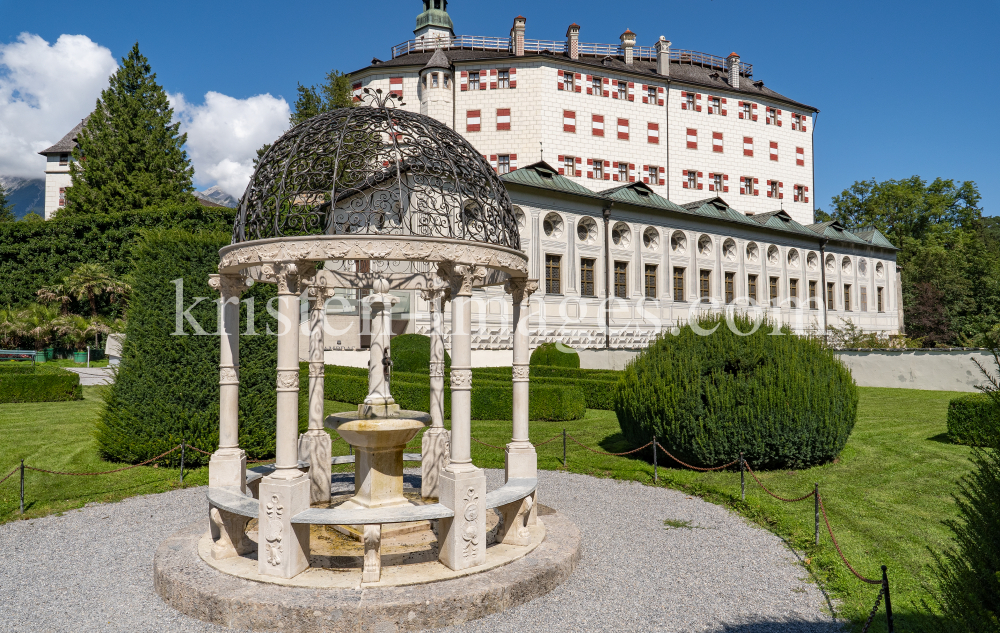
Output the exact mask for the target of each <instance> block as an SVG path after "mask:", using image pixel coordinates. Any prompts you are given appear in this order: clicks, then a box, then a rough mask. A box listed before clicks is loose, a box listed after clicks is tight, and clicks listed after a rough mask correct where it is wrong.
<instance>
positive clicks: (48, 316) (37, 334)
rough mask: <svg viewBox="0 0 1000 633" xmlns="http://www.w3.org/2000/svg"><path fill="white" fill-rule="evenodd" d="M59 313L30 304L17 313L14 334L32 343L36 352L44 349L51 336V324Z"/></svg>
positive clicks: (40, 305)
mask: <svg viewBox="0 0 1000 633" xmlns="http://www.w3.org/2000/svg"><path fill="white" fill-rule="evenodd" d="M58 317H59V312H58V311H56V310H55V309H53V308H50V307H48V306H45V305H42V304H40V303H32V304H31V305H29V306H28V307H27V308H24V309H23V310H21V311H19V312H18V313H17V315H16V317H15V321H14V332H15V333H16V334H17V336H19V337H21V338H22V339H30V340H32V341H34V347H35V349H36V350H40V349H42V348H43V347H45V346H46V345H47V344H48V343H49V342H50V341H51V340H52V335H53V328H52V322H53V321H55V319H57V318H58Z"/></svg>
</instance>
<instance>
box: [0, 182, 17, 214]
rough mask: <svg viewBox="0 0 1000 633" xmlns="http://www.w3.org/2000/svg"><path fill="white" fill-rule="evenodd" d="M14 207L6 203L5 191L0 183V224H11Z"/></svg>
mask: <svg viewBox="0 0 1000 633" xmlns="http://www.w3.org/2000/svg"><path fill="white" fill-rule="evenodd" d="M14 220H15V218H14V205H13V204H11V203H10V202H8V201H7V190H6V189H4V186H3V183H2V182H0V222H13V221H14Z"/></svg>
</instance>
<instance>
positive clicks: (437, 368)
mask: <svg viewBox="0 0 1000 633" xmlns="http://www.w3.org/2000/svg"><path fill="white" fill-rule="evenodd" d="M429 370H430V377H431V378H444V361H433V360H432V361H431V363H430V367H429Z"/></svg>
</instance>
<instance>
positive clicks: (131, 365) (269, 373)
mask: <svg viewBox="0 0 1000 633" xmlns="http://www.w3.org/2000/svg"><path fill="white" fill-rule="evenodd" d="M229 241H230V236H229V234H228V233H197V234H195V233H189V232H186V231H182V230H178V229H170V230H158V231H151V232H149V233H148V234H146V235H145V237H144V239H143V241H142V243H141V244H140V245H138V246H137V247H136V260H135V267H134V272H133V278H132V287H133V290H134V293H133V299H132V301H131V304H130V306H129V311H128V321H127V326H126V332H125V339H124V341H123V344H122V359H121V365H120V366H119V368H118V378H117V380H116V381H115V383H114V384H113V385H112V386H111V387H110V388H108V389H107V390H105V406H104V409H103V411H102V413H101V419H100V421H99V422H98V425H97V433H96V437H97V442H98V447H99V449H100V451H101V453H102V455H103V456H104V457H106V458H109V459H113V460H118V461H123V462H130V463H138V462H141V461H145V460H147V459H150V458H151V457H155V456H156V455H159V454H160V453H163V452H165V451H167V450H169V449H170V448H172V447H173V446H176V445H177V444H179V443H180V442H181V441H182V440H184V441H186V442H187V443H189V444H191V445H193V446H196V447H198V448H200V449H202V450H204V451H210V452H211V451H214V450H215V449H216V448H217V447H218V440H219V384H218V375H219V337H218V336H216V335H205V336H198V335H195V331H194V329H193V327H192V326H191V325H190V324H189V323H188V322H187V321H186V320H184V322H183V328H184V332H185V335H184V336H174V335H173V332H174V331H175V328H176V324H175V302H176V290H177V287H176V286H175V284H174V283H173V281H174V280H176V279H183V281H184V303H183V308H184V309H185V310H187V309H190V314H191V315H192V316H193V317H194V318H195V319H196V320H197V321H198V323H200V325H201V327H202V328H203V329H204V331H205V332H208V333H211V332H216V331H217V329H218V323H217V304H216V303H215V302H214V300H213V299H215V298H217V297H218V293H217V292H216V291H214V290H212V289H211V288H210V287H209V286H208V276H209V274H211V273H213V272H216V270H217V267H218V262H219V255H218V253H219V249H220V248H222V247H223V246H225V245H227V244H229ZM275 295H276V290H275V286H274V285H273V284H255V285H254V286H253V287H252V288H250V289H249V290H248V291H247V292H245V293H244V295H243V298H244V299H249V298H253V299H254V305H255V310H254V314H255V319H254V324H253V325H254V329H255V331H256V335H254V336H247V335H245V334H244V335H241V336H240V446H241V447H242V448H243V449H245V450H246V451H247V454H248V457H250V459H264V458H267V457H270V456H272V455H274V432H275V415H276V408H277V407H276V393H275V383H276V364H277V361H276V358H277V337H275V336H268V335H267V332H268V330H269V329H270V331H272V332H274V331H277V322H276V319H274V318H273V317H271V316H270V314H269V313H268V310H266V309H265V308H266V306H267V303H268V301H269V299H270V298H272V297H274V296H275ZM195 297H208V299H207V300H203V301H201V302H200V303H198V305H196V306H194V307H191V305H192V303H194V301H195ZM246 307H247V306H246V304H245V303H244V304H242V305H241V317H240V318H241V323H240V332H241V333H245V332H246V331H247V323H246ZM300 402H301V400H300ZM300 409H301V407H300ZM301 413H302V412H301V410H300V421H301V418H302V415H301ZM171 457H172V458H173V457H174V456H171ZM179 459H180V456H179V454H178V455H177V456H176V459H174V460H173V461H177V460H179ZM187 459H188V460H189V461H190V463H192V465H198V464H203V463H207V460H208V456H206V455H202V454H200V453H196V452H194V451H189V452H188V455H187ZM168 461H169V460H168Z"/></svg>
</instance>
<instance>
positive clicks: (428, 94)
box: [418, 48, 455, 129]
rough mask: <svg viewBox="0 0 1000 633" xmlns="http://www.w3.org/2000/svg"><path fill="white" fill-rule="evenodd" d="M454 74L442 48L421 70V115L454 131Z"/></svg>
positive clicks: (419, 87)
mask: <svg viewBox="0 0 1000 633" xmlns="http://www.w3.org/2000/svg"><path fill="white" fill-rule="evenodd" d="M454 81H455V77H454V72H453V71H452V67H451V61H450V60H449V59H448V56H447V55H445V53H444V51H443V50H441V49H440V48H439V49H437V50H436V51H434V54H433V55H432V56H431V58H430V60H428V62H427V64H426V65H425V66H424V67H423V68H422V69H421V70H420V84H419V86H418V90H419V92H420V114H426V115H427V116H429V117H433V118H435V119H437V120H438V121H440V122H442V123H444V124H445V125H447V126H448V127H450V128H452V129H454V128H455V121H454V114H455V109H454V107H453V104H454V90H455V86H454V83H453V82H454Z"/></svg>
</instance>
